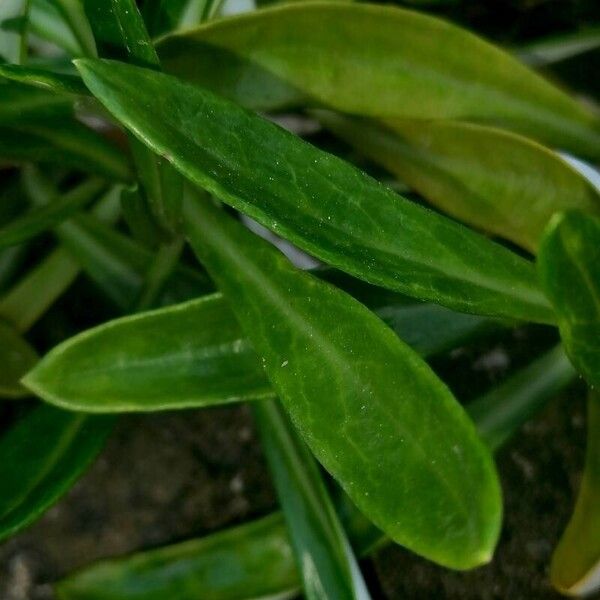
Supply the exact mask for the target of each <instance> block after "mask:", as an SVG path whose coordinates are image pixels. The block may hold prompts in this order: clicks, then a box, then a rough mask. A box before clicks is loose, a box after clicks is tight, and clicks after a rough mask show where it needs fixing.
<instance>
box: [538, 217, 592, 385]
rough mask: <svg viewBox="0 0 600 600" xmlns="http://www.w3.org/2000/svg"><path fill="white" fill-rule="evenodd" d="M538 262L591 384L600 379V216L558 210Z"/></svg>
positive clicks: (570, 350) (570, 348)
mask: <svg viewBox="0 0 600 600" xmlns="http://www.w3.org/2000/svg"><path fill="white" fill-rule="evenodd" d="M538 268H539V273H540V279H541V281H542V283H543V285H544V288H545V290H546V293H547V294H548V297H549V298H550V300H551V301H552V303H553V305H554V307H555V309H556V314H557V317H558V325H559V329H560V334H561V337H562V339H563V343H564V345H565V349H566V351H567V354H568V355H569V358H570V359H571V361H572V362H573V364H574V365H575V367H576V368H577V369H578V370H579V371H580V372H581V374H582V375H583V376H584V377H585V378H586V379H587V380H588V382H589V383H590V384H591V385H596V386H598V385H600V219H598V218H596V217H592V216H588V215H585V214H583V213H577V212H570V213H564V214H560V215H556V217H554V218H553V219H552V221H551V223H550V225H549V226H548V229H547V232H546V234H545V236H544V239H543V241H542V245H541V247H540V253H539V257H538Z"/></svg>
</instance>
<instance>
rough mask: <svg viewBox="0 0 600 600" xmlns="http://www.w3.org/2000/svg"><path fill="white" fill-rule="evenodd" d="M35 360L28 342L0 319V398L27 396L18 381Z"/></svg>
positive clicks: (35, 355)
mask: <svg viewBox="0 0 600 600" xmlns="http://www.w3.org/2000/svg"><path fill="white" fill-rule="evenodd" d="M37 361H38V356H37V353H36V351H35V350H34V349H33V348H32V347H31V346H30V345H29V343H28V342H27V341H26V340H25V339H24V338H22V337H21V336H20V335H19V334H18V333H17V332H16V331H15V330H14V329H13V328H12V327H10V326H9V325H8V324H6V323H3V322H2V321H0V398H22V397H23V396H28V395H29V392H28V391H27V390H26V389H25V388H24V387H23V386H22V385H21V384H20V383H19V381H20V379H21V377H23V375H25V373H27V371H29V370H30V369H31V368H32V367H33V365H35V363H36V362H37Z"/></svg>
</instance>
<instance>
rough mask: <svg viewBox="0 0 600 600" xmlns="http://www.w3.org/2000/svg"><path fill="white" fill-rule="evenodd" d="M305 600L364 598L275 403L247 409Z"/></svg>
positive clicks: (334, 523)
mask: <svg viewBox="0 0 600 600" xmlns="http://www.w3.org/2000/svg"><path fill="white" fill-rule="evenodd" d="M253 414H254V419H255V421H256V423H257V425H258V429H259V432H260V439H261V444H262V447H263V448H264V450H265V453H266V456H267V460H268V462H269V466H270V468H271V473H272V475H273V481H274V484H275V489H276V490H277V495H278V497H279V502H280V504H281V507H282V509H283V514H284V516H285V520H286V523H287V527H288V530H289V532H290V539H291V542H292V547H293V548H294V554H295V558H296V565H297V567H298V570H299V572H300V574H301V577H302V588H303V591H304V595H305V596H306V598H307V599H308V600H328V599H329V598H340V599H342V598H347V599H349V600H350V599H355V600H359V599H362V600H368V599H369V598H370V596H369V593H368V591H367V588H366V585H365V582H364V580H363V578H362V575H361V573H360V569H359V567H358V564H357V562H356V558H355V557H354V554H353V552H352V549H351V547H350V542H349V541H348V540H347V538H346V534H345V532H344V530H343V528H342V526H341V524H340V522H339V520H338V516H337V515H336V513H335V509H334V507H333V504H332V502H331V498H330V497H329V494H328V492H327V489H326V488H325V484H324V483H323V480H322V478H321V474H320V473H319V467H318V465H317V462H316V461H315V459H314V458H313V456H312V454H311V453H310V450H309V449H308V448H307V447H306V444H305V443H304V442H303V441H302V440H301V439H300V438H299V437H298V435H297V434H296V432H295V431H294V429H293V427H292V425H291V424H290V423H289V420H288V418H287V416H286V415H285V413H284V412H283V410H282V409H281V407H280V406H279V405H278V403H277V402H276V401H275V400H266V401H263V402H257V403H256V404H254V406H253Z"/></svg>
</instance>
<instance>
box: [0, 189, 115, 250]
mask: <svg viewBox="0 0 600 600" xmlns="http://www.w3.org/2000/svg"><path fill="white" fill-rule="evenodd" d="M104 187H105V184H104V183H103V182H102V181H101V180H99V179H94V178H91V179H87V180H86V181H84V182H83V183H82V184H81V185H79V186H78V187H76V188H75V189H73V190H71V191H70V192H67V193H65V194H64V195H59V197H58V198H55V199H53V201H52V202H50V203H48V204H45V205H44V206H39V207H36V208H33V209H32V210H30V211H29V212H27V213H26V214H24V215H23V216H22V217H19V218H17V219H15V220H14V221H12V222H11V223H10V224H9V225H7V226H6V227H3V228H1V229H0V249H1V248H7V247H8V246H14V245H16V244H20V243H22V242H24V241H26V240H28V239H30V238H32V237H34V236H36V235H38V234H39V233H41V232H43V231H46V230H47V229H50V228H51V227H53V226H55V225H57V224H58V223H60V222H61V221H64V220H65V219H67V218H68V217H69V216H71V215H72V214H74V213H76V212H77V211H78V210H79V209H80V208H83V207H84V206H85V205H86V204H89V203H90V202H91V201H92V200H93V199H94V198H95V197H96V196H97V195H98V194H99V193H100V192H101V191H102V189H103V188H104Z"/></svg>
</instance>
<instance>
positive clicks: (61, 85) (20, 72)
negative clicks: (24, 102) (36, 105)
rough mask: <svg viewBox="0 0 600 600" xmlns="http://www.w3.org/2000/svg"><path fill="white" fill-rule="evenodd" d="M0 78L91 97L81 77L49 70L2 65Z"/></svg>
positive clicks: (62, 92)
mask: <svg viewBox="0 0 600 600" xmlns="http://www.w3.org/2000/svg"><path fill="white" fill-rule="evenodd" d="M0 77H4V78H5V79H8V80H9V81H16V82H18V83H22V84H24V85H31V86H34V87H38V88H40V89H43V90H48V91H50V92H54V93H58V94H72V95H77V96H88V95H89V91H88V89H87V88H86V87H85V85H83V82H82V81H81V78H80V77H77V76H75V75H70V74H67V73H56V72H53V71H49V70H48V69H41V68H36V67H22V66H20V65H0Z"/></svg>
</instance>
